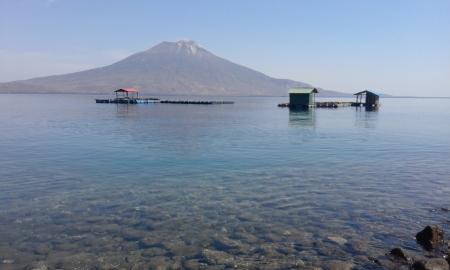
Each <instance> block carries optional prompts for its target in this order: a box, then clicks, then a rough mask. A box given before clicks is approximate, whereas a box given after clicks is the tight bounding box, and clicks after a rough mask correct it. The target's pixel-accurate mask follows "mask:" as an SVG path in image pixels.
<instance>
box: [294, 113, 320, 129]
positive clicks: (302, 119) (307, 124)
mask: <svg viewBox="0 0 450 270" xmlns="http://www.w3.org/2000/svg"><path fill="white" fill-rule="evenodd" d="M315 112H316V110H315V109H289V126H292V127H294V126H295V127H301V128H306V129H311V128H312V129H313V130H314V129H315V126H316V117H315Z"/></svg>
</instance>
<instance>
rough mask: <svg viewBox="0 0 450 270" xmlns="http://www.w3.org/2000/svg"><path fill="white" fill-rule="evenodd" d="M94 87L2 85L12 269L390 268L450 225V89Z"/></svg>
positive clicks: (1, 178) (1, 215) (2, 219)
mask: <svg viewBox="0 0 450 270" xmlns="http://www.w3.org/2000/svg"><path fill="white" fill-rule="evenodd" d="M95 98H99V97H98V96H89V95H0V115H1V118H0V192H1V205H0V228H1V230H0V268H1V269H21V268H24V267H26V266H28V267H30V266H33V267H37V266H36V265H37V264H38V263H41V264H42V265H45V266H46V267H49V268H50V269H94V268H96V267H97V268H99V269H116V268H119V269H120V268H125V269H155V268H157V267H159V269H181V268H185V269H204V268H211V269H222V268H227V267H237V268H240V269H242V268H247V269H274V268H280V269H285V268H303V269H386V268H390V267H391V266H393V265H394V266H395V264H392V262H390V261H389V259H388V258H387V257H386V253H387V252H388V251H389V250H390V249H392V248H394V247H402V248H404V249H405V250H407V252H408V253H409V254H411V255H412V256H417V257H420V256H423V250H422V248H421V247H420V246H419V245H418V244H417V243H416V242H415V239H414V236H415V234H416V233H417V232H419V231H420V230H422V229H423V228H424V227H425V226H427V225H429V224H436V225H440V226H441V227H443V228H444V230H445V231H447V232H449V231H450V230H449V224H450V222H449V220H450V212H449V211H444V210H445V209H448V207H450V200H449V198H448V192H449V191H450V188H449V186H448V182H449V180H450V176H449V175H450V174H449V173H450V169H449V168H450V161H449V159H448V155H449V153H450V140H449V139H448V138H450V125H449V124H448V123H449V122H448V119H449V118H450V110H449V109H448V108H449V106H450V99H388V98H385V99H381V103H382V106H381V107H380V108H379V109H378V110H376V111H367V110H366V109H364V108H353V107H346V108H338V109H324V108H317V109H310V110H300V111H290V110H289V109H287V108H278V107H277V106H276V105H277V104H278V103H280V102H286V101H287V98H286V97H278V98H263V97H260V98H244V97H236V98H232V99H233V100H234V101H235V104H233V105H184V104H139V105H127V104H96V103H95V101H94V99H95ZM171 98H173V97H171ZM189 99H193V98H192V97H189ZM194 99H195V98H194ZM198 99H204V98H198ZM209 99H221V98H209ZM227 99H229V98H227ZM336 267H337V268H336ZM395 267H398V266H395Z"/></svg>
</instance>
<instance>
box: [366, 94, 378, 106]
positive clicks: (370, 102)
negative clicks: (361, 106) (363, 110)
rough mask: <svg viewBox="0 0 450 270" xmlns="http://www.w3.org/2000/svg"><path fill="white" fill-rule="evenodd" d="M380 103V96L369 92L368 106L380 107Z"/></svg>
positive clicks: (367, 97) (367, 96)
mask: <svg viewBox="0 0 450 270" xmlns="http://www.w3.org/2000/svg"><path fill="white" fill-rule="evenodd" d="M378 103H379V96H378V95H374V94H372V93H370V92H367V94H366V105H373V104H375V105H378Z"/></svg>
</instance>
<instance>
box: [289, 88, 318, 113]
mask: <svg viewBox="0 0 450 270" xmlns="http://www.w3.org/2000/svg"><path fill="white" fill-rule="evenodd" d="M288 93H289V107H292V108H300V107H303V108H304V107H312V106H314V104H315V94H316V93H319V91H317V89H316V88H299V87H296V88H291V89H290V90H289V92H288Z"/></svg>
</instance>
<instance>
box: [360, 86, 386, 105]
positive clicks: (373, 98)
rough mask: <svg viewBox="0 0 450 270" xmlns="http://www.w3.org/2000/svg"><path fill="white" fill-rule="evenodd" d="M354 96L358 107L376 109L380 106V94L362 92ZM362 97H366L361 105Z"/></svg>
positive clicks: (368, 91) (367, 91)
mask: <svg viewBox="0 0 450 270" xmlns="http://www.w3.org/2000/svg"><path fill="white" fill-rule="evenodd" d="M355 95H356V104H358V105H359V106H361V105H364V106H369V107H378V106H380V105H381V104H380V95H381V94H379V93H376V92H374V91H371V90H364V91H361V92H359V93H356V94H355ZM364 95H365V96H366V101H365V103H362V97H363V96H364ZM358 105H357V106H358Z"/></svg>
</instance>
